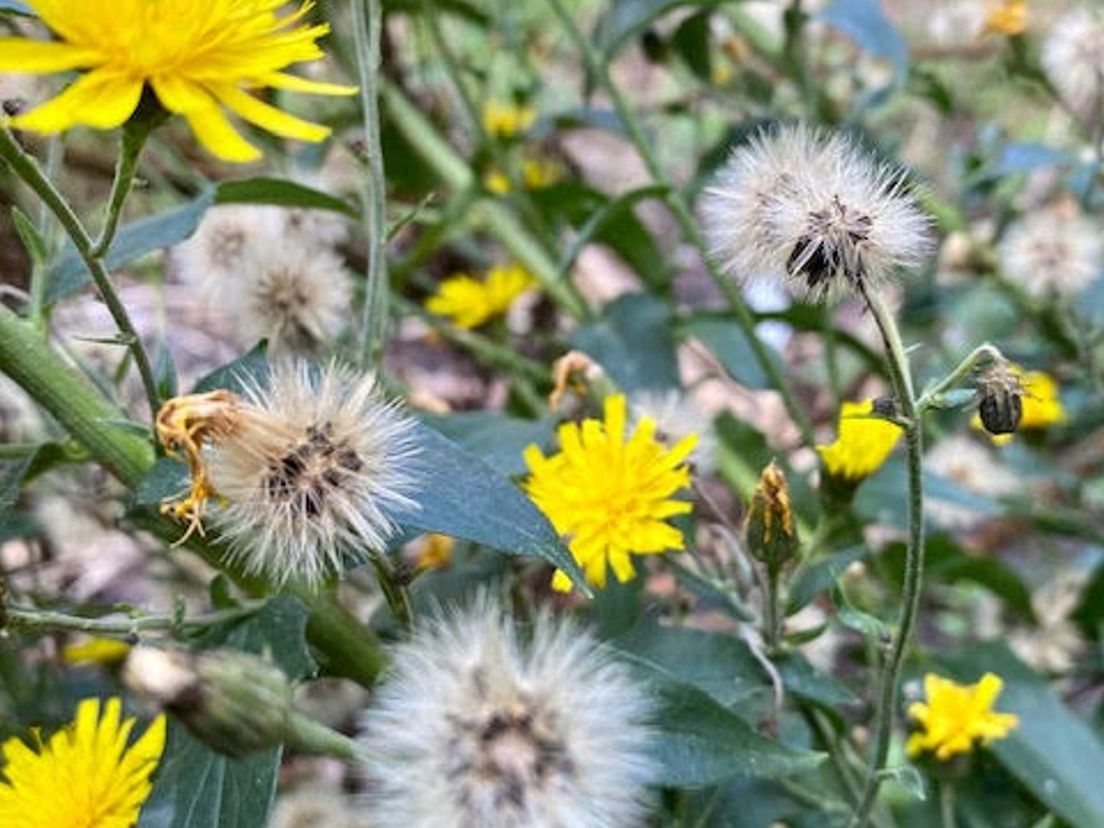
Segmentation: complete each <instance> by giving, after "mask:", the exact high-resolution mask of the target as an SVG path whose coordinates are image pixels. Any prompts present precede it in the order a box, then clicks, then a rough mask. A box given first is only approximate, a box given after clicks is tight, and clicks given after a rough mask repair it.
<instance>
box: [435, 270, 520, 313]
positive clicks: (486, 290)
mask: <svg viewBox="0 0 1104 828" xmlns="http://www.w3.org/2000/svg"><path fill="white" fill-rule="evenodd" d="M533 283H534V280H533V277H532V276H530V275H529V273H528V272H526V270H525V269H524V268H523V267H520V266H519V265H506V266H501V267H494V268H491V271H490V272H489V273H488V274H487V276H486V278H485V279H475V278H473V277H471V276H468V275H466V274H462V273H461V274H458V275H456V276H452V277H450V278H448V279H446V280H445V281H444V282H442V283H441V286H440V287H439V288H438V289H437V293H435V294H434V295H433V296H431V297H430V298H429V300H428V301H427V302H426V310H428V311H429V312H430V313H435V314H437V315H438V316H447V317H449V318H451V319H452V321H453V322H454V323H456V325H457V326H459V327H461V328H478V327H479V326H480V325H482V324H483V323H484V322H486V321H487V320H489V319H492V318H494V317H495V316H499V315H501V314H503V313H506V311H507V310H509V309H510V305H512V304H513V303H514V300H515V299H517V298H518V297H519V296H521V294H523V293H525V291H527V290H529V288H531V287H532V286H533Z"/></svg>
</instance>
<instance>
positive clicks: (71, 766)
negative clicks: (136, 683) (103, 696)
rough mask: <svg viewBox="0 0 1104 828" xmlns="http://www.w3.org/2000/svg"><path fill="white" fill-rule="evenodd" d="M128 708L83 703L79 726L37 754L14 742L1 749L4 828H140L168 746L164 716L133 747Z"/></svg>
mask: <svg viewBox="0 0 1104 828" xmlns="http://www.w3.org/2000/svg"><path fill="white" fill-rule="evenodd" d="M133 729H134V719H126V720H124V719H123V717H122V702H121V701H120V700H119V699H108V700H107V702H106V704H101V702H100V699H85V700H84V701H82V702H81V703H80V704H79V705H78V707H77V716H76V720H75V721H74V722H73V723H72V724H70V725H69V726H68V727H65V728H64V729H62V730H59V731H58V732H57V733H55V734H54V735H53V736H51V737H50V738H49V740H48V741H42V740H41V739H39V740H36V749H32V748H31V747H28V746H27V745H26V744H25V743H24V742H23V741H22V740H21V739H19V738H15V737H13V738H11V739H8V740H7V741H6V742H4V744H3V746H2V747H0V755H2V757H3V762H2V763H0V768H2V769H3V775H2V776H0V825H5V826H12V828H16V826H18V828H74V826H80V828H119V826H129V825H136V824H137V823H138V814H139V812H140V811H141V809H142V805H143V804H144V803H145V801H146V798H147V797H148V796H149V794H150V790H151V789H152V787H153V786H152V784H151V782H150V777H151V776H152V775H153V772H154V770H155V769H156V768H157V763H158V761H159V760H160V759H161V752H162V751H163V750H164V747H165V717H164V716H158V717H157V718H156V719H155V720H154V721H153V723H152V724H150V726H149V727H148V728H146V731H145V733H143V734H142V735H141V736H140V737H138V738H137V739H136V740H134V741H133V742H131V741H130V733H131V731H132V730H133Z"/></svg>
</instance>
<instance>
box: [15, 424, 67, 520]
mask: <svg viewBox="0 0 1104 828" xmlns="http://www.w3.org/2000/svg"><path fill="white" fill-rule="evenodd" d="M80 459H81V457H80V456H79V455H76V456H75V454H74V450H73V449H72V448H70V447H68V446H66V445H64V444H62V443H52V442H50V443H39V444H37V445H35V446H33V447H31V448H29V449H28V451H27V453H26V454H24V455H23V456H22V457H19V458H17V459H14V460H11V461H9V462H7V463H4V464H3V466H2V467H0V519H3V518H5V517H7V512H8V510H9V509H11V508H12V506H14V505H15V503H16V501H17V500H18V499H19V493H20V492H21V491H22V489H23V486H25V485H26V484H27V483H29V482H30V481H31V480H33V479H34V478H36V477H38V476H39V475H40V474H43V473H45V472H47V471H49V470H50V469H52V468H55V467H56V466H60V465H62V464H63V463H69V462H74V461H78V460H80Z"/></svg>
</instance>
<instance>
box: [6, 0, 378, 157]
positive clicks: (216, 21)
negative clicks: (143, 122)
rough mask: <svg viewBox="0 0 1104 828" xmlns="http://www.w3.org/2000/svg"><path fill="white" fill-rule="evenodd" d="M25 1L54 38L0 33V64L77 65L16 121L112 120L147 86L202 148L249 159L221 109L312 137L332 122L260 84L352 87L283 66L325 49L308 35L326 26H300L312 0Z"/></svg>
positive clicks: (46, 124) (36, 68) (101, 123)
mask: <svg viewBox="0 0 1104 828" xmlns="http://www.w3.org/2000/svg"><path fill="white" fill-rule="evenodd" d="M28 5H29V6H30V7H31V8H32V9H33V10H34V11H35V12H36V13H37V14H38V16H39V18H40V19H41V20H42V21H43V22H44V23H45V24H46V25H47V26H48V27H49V28H50V30H51V31H52V32H53V33H54V34H55V35H56V36H57V38H58V39H57V40H49V41H40V40H28V39H26V38H20V37H4V38H0V71H5V72H27V73H33V74H44V73H52V72H66V71H69V70H71V69H79V70H84V71H83V73H82V74H81V75H80V76H79V77H78V78H77V79H76V80H75V81H73V83H71V84H70V85H69V86H67V87H66V88H65V90H64V91H63V92H62V93H61V94H59V95H58V96H57V97H55V98H53V99H52V100H50V101H47V102H46V103H44V104H42V105H40V106H37V107H35V108H33V109H31V110H29V111H27V112H25V113H23V114H20V115H17V116H16V117H14V118H12V119H11V124H12V126H15V127H18V128H19V129H27V130H33V131H37V132H44V133H54V132H60V131H62V130H66V129H70V128H71V127H74V126H89V127H93V128H96V129H113V128H115V127H117V126H120V125H121V124H122V123H123V122H124V121H126V120H127V119H128V118H129V117H130V116H131V115H132V114H133V113H134V111H135V109H136V108H137V107H138V102H139V100H140V99H141V97H142V94H143V91H144V90H145V89H146V88H147V87H148V89H149V90H151V91H152V92H153V94H154V95H156V96H157V100H158V101H159V102H160V104H161V106H163V107H164V108H165V109H166V110H168V111H169V112H172V113H174V114H177V115H181V116H182V117H183V118H184V120H186V121H187V122H188V126H190V127H191V129H192V132H193V133H195V136H196V138H198V139H199V142H200V143H201V144H203V146H204V147H205V148H206V149H207V151H208V152H210V153H211V154H212V155H214V156H216V157H218V158H220V159H222V160H224V161H232V162H246V161H254V160H256V159H257V158H259V157H260V155H261V153H260V150H258V149H257V148H256V147H255V146H253V145H252V144H251V143H249V142H248V141H247V140H246V139H245V138H243V137H242V136H241V134H240V133H239V132H238V131H237V129H236V128H235V127H234V125H233V124H232V123H231V121H230V119H229V118H228V117H227V116H226V111H225V110H230V111H231V112H233V113H234V114H235V115H237V116H238V117H239V118H241V119H242V120H243V121H247V122H249V123H251V124H254V125H255V126H258V127H260V128H261V129H264V130H267V131H268V132H272V133H275V134H276V135H279V136H281V137H284V138H293V139H296V140H300V141H314V142H317V141H322V140H323V139H325V138H326V137H327V136H328V135H329V134H330V130H329V128H328V127H324V126H321V125H319V124H314V123H311V122H310V121H305V120H303V119H302V118H298V117H296V116H294V115H291V114H289V113H287V112H284V111H282V110H280V109H277V108H276V107H274V106H272V105H271V104H268V103H265V102H264V101H263V100H261V99H260V98H259V97H257V96H256V94H254V92H255V91H256V90H260V89H264V88H266V87H271V88H274V89H280V90H284V91H288V92H308V93H315V94H321V95H351V94H353V93H354V92H356V88H355V87H350V86H338V85H336V84H332V83H321V82H318V81H313V80H308V79H306V78H303V77H299V76H297V75H292V74H288V73H287V72H285V71H284V70H285V69H287V67H288V66H290V65H292V64H295V63H301V62H304V61H313V60H317V59H319V58H321V57H322V56H323V53H322V50H321V49H320V48H319V47H318V44H317V42H316V41H317V40H318V39H319V38H320V37H322V36H323V35H325V34H326V33H327V32H328V31H329V26H327V25H325V24H321V25H299V24H300V21H301V20H302V19H303V17H304V16H305V15H306V14H307V12H309V11H310V8H311V3H303V4H301V5H299V7H298V8H297V9H296V10H295V11H293V12H291V13H290V14H286V15H282V16H281V15H279V14H278V13H277V12H278V11H279V9H280V8H281V7H283V6H284V5H285V2H284V0H159V2H156V3H151V2H149V0H116V2H114V3H112V4H111V7H110V13H107V12H106V10H105V7H104V4H103V3H102V2H99V0H28Z"/></svg>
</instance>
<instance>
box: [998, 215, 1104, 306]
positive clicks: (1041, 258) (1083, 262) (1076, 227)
mask: <svg viewBox="0 0 1104 828" xmlns="http://www.w3.org/2000/svg"><path fill="white" fill-rule="evenodd" d="M997 254H998V256H999V258H1000V267H1001V273H1003V274H1004V276H1005V277H1006V278H1008V279H1010V280H1011V281H1013V282H1015V283H1016V284H1017V285H1019V286H1020V287H1022V288H1023V289H1024V290H1026V291H1027V292H1028V293H1030V294H1031V295H1032V296H1038V297H1059V298H1068V297H1072V296H1075V295H1077V294H1078V293H1080V292H1081V291H1082V290H1084V289H1085V288H1086V287H1088V286H1089V284H1090V283H1091V282H1092V281H1093V280H1095V279H1096V278H1098V277H1099V276H1100V275H1101V272H1102V269H1104V239H1102V238H1101V233H1100V227H1099V223H1098V222H1095V221H1093V220H1091V219H1089V218H1087V217H1086V216H1083V215H1081V214H1080V213H1078V212H1077V211H1076V208H1072V207H1066V206H1063V207H1061V208H1052V209H1049V210H1039V211H1036V212H1033V213H1030V214H1029V215H1027V216H1024V217H1023V218H1021V219H1019V220H1018V221H1016V222H1015V223H1014V224H1012V226H1011V227H1009V228H1008V231H1007V232H1006V233H1005V235H1004V238H1002V239H1001V242H1000V245H999V246H998V248H997Z"/></svg>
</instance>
